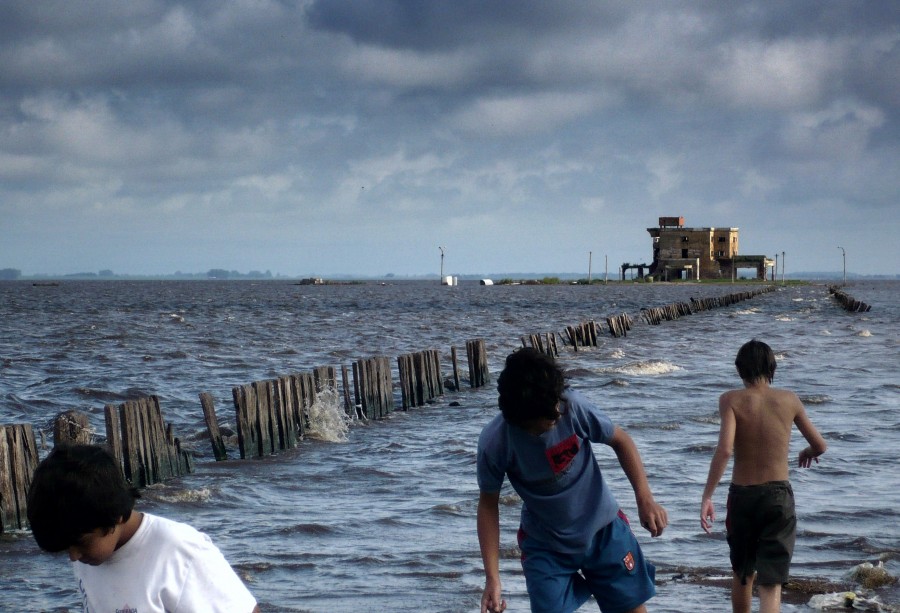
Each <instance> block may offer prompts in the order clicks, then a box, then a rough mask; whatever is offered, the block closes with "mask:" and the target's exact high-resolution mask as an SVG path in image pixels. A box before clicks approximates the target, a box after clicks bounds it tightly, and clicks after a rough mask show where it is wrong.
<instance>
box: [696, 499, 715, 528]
mask: <svg viewBox="0 0 900 613" xmlns="http://www.w3.org/2000/svg"><path fill="white" fill-rule="evenodd" d="M715 519H716V510H715V509H714V508H713V503H712V499H711V498H704V499H703V504H701V505H700V527H701V528H703V529H704V530H705V531H706V533H707V534H709V533H710V532H711V531H712V523H713V521H714V520H715Z"/></svg>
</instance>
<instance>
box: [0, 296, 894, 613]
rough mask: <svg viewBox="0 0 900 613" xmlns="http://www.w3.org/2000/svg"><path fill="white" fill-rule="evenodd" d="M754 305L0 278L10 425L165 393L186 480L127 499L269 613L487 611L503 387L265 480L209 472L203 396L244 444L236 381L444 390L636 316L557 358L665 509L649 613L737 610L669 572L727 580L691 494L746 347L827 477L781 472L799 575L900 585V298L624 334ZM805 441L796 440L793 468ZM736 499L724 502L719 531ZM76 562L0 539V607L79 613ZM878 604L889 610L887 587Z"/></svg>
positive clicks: (724, 562) (267, 465) (314, 450)
mask: <svg viewBox="0 0 900 613" xmlns="http://www.w3.org/2000/svg"><path fill="white" fill-rule="evenodd" d="M743 289H746V286H741V285H739V284H738V285H691V284H684V285H662V284H635V285H630V284H629V285H621V286H620V285H609V286H591V287H585V286H570V285H559V286H480V285H476V284H474V283H472V284H466V283H464V284H462V285H459V286H457V287H441V286H439V285H437V284H436V283H424V282H405V283H396V284H392V285H386V286H380V285H378V284H365V285H345V286H324V287H323V286H297V285H293V284H291V283H287V282H274V281H273V282H259V283H253V282H237V281H233V282H124V281H118V282H63V283H61V284H60V285H59V286H58V287H39V286H33V285H31V284H30V283H27V282H3V283H0V423H6V424H9V423H20V422H30V423H32V424H34V425H35V427H36V428H40V429H47V428H48V426H49V424H50V423H51V421H52V419H53V417H54V416H55V415H56V414H57V413H59V412H61V411H64V410H68V409H79V410H82V411H85V412H88V413H89V414H90V415H91V419H92V423H93V424H94V426H95V428H96V429H97V431H98V432H101V433H102V432H103V430H104V428H103V412H102V410H103V406H104V404H106V403H117V404H118V403H120V402H122V401H123V400H125V399H128V398H136V397H141V396H144V395H149V394H157V395H158V396H159V397H160V402H161V406H162V409H163V414H164V417H165V418H166V420H167V421H169V422H171V423H172V424H173V425H174V428H175V432H176V434H177V435H179V436H181V437H182V438H183V439H186V440H187V444H188V445H190V446H192V447H193V449H194V450H195V452H196V454H197V460H196V472H195V473H193V474H191V475H189V476H187V477H184V478H182V479H179V480H176V481H172V482H169V483H167V484H165V485H161V486H154V487H152V488H149V489H148V490H146V491H145V495H144V499H143V501H142V502H140V503H139V504H140V505H141V508H142V509H144V510H148V511H151V512H155V513H158V514H162V515H165V516H168V517H172V518H174V519H178V520H182V521H186V522H188V523H190V524H193V525H195V526H197V527H198V528H200V529H202V530H204V531H205V532H207V533H209V534H210V535H211V536H212V538H213V540H214V541H215V542H216V543H217V544H218V545H219V546H220V548H221V549H222V550H223V551H224V552H225V554H226V556H227V557H228V558H229V560H231V561H232V563H233V564H234V565H235V567H236V568H237V569H238V570H239V572H240V574H241V575H242V576H243V577H244V578H245V579H246V581H247V582H248V585H249V586H250V588H251V589H252V591H253V592H254V594H255V595H256V596H257V598H258V599H259V601H260V604H261V609H262V611H263V612H264V613H265V612H274V611H313V612H320V611H420V610H425V611H445V612H468V611H477V609H478V602H479V598H480V593H481V587H482V571H481V561H480V557H479V553H478V542H477V538H476V535H475V506H476V500H477V496H478V492H477V487H476V484H475V476H474V460H475V446H476V439H477V436H478V433H479V432H480V430H481V427H482V426H483V425H484V424H485V423H486V422H487V421H488V420H489V419H490V418H491V417H492V416H493V415H494V413H495V411H496V409H495V401H496V398H495V397H496V392H495V389H494V387H493V385H489V386H488V387H485V388H481V389H477V390H472V389H469V388H466V387H464V389H463V390H461V391H460V392H452V391H451V392H448V393H447V394H446V395H445V396H443V397H442V398H440V399H439V400H438V401H437V402H436V403H435V404H433V405H430V406H428V407H426V408H417V409H413V410H411V411H409V412H400V411H398V412H396V413H394V414H392V415H391V416H390V417H389V418H388V419H385V420H383V421H377V422H371V423H360V422H354V423H353V424H352V425H351V426H350V428H349V431H348V432H347V436H346V440H345V441H343V442H330V441H323V440H313V439H308V440H305V441H303V442H302V443H301V445H300V447H299V448H297V449H295V450H292V451H290V452H287V453H283V454H280V455H276V456H271V457H268V458H265V459H262V460H253V461H249V460H247V461H242V460H230V461H227V462H220V463H216V462H214V461H213V459H212V453H211V449H210V445H209V443H208V441H207V440H206V439H205V437H204V431H205V426H204V422H203V413H202V410H201V407H200V403H199V399H198V394H199V393H200V392H209V393H211V394H212V395H213V396H214V398H215V400H216V407H217V410H218V413H219V419H220V421H221V422H224V423H225V424H232V425H233V423H234V417H233V415H234V411H233V405H232V400H231V388H232V386H235V385H241V384H245V383H250V382H252V381H256V380H259V379H264V378H270V377H274V376H278V375H283V374H288V373H292V372H308V371H310V370H311V369H312V368H313V367H316V366H324V365H333V366H336V367H340V366H341V365H350V363H351V362H353V361H354V360H356V359H360V358H366V357H371V356H374V355H386V356H391V357H396V356H397V355H399V354H402V353H409V352H415V351H421V350H424V349H431V348H435V349H439V350H440V352H441V354H442V365H443V369H444V372H445V373H449V367H450V357H449V356H450V347H451V346H456V347H457V348H458V349H460V355H461V356H463V357H462V358H461V359H462V360H463V362H462V363H460V367H461V370H462V371H463V373H465V372H466V370H465V364H464V360H465V358H464V356H465V351H464V347H465V341H466V340H469V339H473V338H484V339H485V341H486V344H487V351H488V356H489V359H490V362H491V371H492V372H493V373H495V374H496V373H497V372H498V371H499V369H500V367H501V365H502V361H503V358H504V357H505V356H506V354H507V353H508V352H509V351H511V350H512V349H514V348H516V347H518V346H519V345H520V341H519V338H520V337H521V336H522V335H524V334H529V333H534V332H541V333H543V332H549V331H561V330H563V329H564V327H565V326H566V325H571V324H575V323H579V322H581V321H583V320H587V319H596V320H598V321H602V320H603V319H604V318H605V317H606V316H607V315H613V314H619V313H623V312H626V313H629V314H631V315H632V316H633V317H634V319H635V328H634V329H633V330H632V332H631V333H630V334H629V336H628V337H627V338H620V339H613V338H611V337H604V338H603V339H602V346H601V347H599V348H596V349H591V350H582V351H579V352H578V353H572V352H571V350H565V351H564V355H563V357H562V360H563V362H564V365H565V367H566V368H567V369H568V370H569V371H570V373H571V377H572V379H571V383H572V384H573V385H574V386H575V387H577V388H579V389H581V390H582V391H583V392H584V393H586V394H587V395H588V396H589V397H590V398H592V399H594V400H595V401H596V402H598V403H599V404H600V405H601V406H602V407H603V408H604V409H605V410H606V411H607V412H608V413H609V414H610V415H611V416H612V417H613V419H614V420H615V421H617V422H618V423H619V424H620V425H622V426H623V427H625V428H626V429H627V430H628V431H629V432H630V433H631V435H632V436H633V437H634V439H635V440H636V442H637V444H638V446H639V448H640V450H641V452H642V454H643V458H644V462H645V465H646V467H647V472H648V474H649V477H650V483H651V486H652V488H653V490H654V493H655V495H656V497H657V499H658V500H659V501H660V502H661V503H662V504H664V505H665V506H666V507H667V509H668V511H669V517H670V521H671V524H670V526H669V529H668V530H667V532H666V533H665V535H664V536H663V537H662V538H659V539H651V538H650V537H649V536H645V535H644V534H641V535H639V538H640V540H641V542H642V544H643V546H644V548H645V551H646V553H647V555H648V557H649V558H650V559H651V560H652V561H653V562H654V563H655V564H656V565H657V567H658V579H660V580H661V581H662V585H660V587H659V593H658V596H657V597H656V598H655V599H654V600H653V601H651V610H652V611H667V612H687V611H727V610H729V607H730V605H729V599H728V592H727V590H726V589H724V588H722V587H720V586H717V585H712V586H706V585H702V586H701V585H697V584H694V583H687V582H682V581H679V580H677V577H679V576H680V575H681V573H683V572H685V571H691V570H697V569H713V570H716V569H718V570H720V571H721V575H722V576H727V575H728V553H727V545H726V543H725V540H724V536H723V534H722V532H721V531H722V530H724V526H723V525H722V523H723V522H722V519H720V521H719V522H718V526H717V527H718V528H719V530H720V532H719V533H718V534H716V535H714V536H712V537H708V536H706V535H704V534H703V532H702V530H701V529H700V526H699V517H698V515H699V502H700V500H699V499H700V494H701V492H702V489H703V485H704V482H705V478H706V472H707V468H708V465H709V460H710V456H711V454H712V451H713V448H714V446H715V443H716V437H717V433H718V423H717V399H718V396H719V394H720V393H721V392H722V391H723V390H725V389H728V388H729V387H733V386H737V385H739V384H740V381H739V380H738V379H737V377H736V375H735V373H734V367H733V360H734V354H735V352H736V351H737V349H738V347H739V346H740V344H742V343H743V342H744V341H746V340H748V339H750V338H753V337H756V338H760V339H762V340H765V341H767V342H768V343H769V344H770V345H772V346H773V348H774V349H775V350H776V353H777V354H778V372H777V374H776V384H777V385H780V386H784V387H789V388H791V389H794V390H795V391H797V393H798V394H799V395H800V397H801V398H802V399H803V400H804V402H805V403H806V405H807V409H808V411H809V413H810V415H811V417H812V419H813V421H814V422H815V423H816V425H817V426H818V427H819V429H820V431H821V432H822V433H823V434H824V435H825V437H826V438H827V439H828V442H829V445H830V447H829V451H828V453H827V454H826V455H825V456H824V457H823V458H822V463H821V464H820V465H818V466H816V467H815V468H813V469H812V470H804V471H801V470H799V469H796V468H792V470H791V479H792V481H793V483H794V489H795V492H796V496H797V506H798V516H799V535H798V543H797V549H796V554H795V557H794V564H793V567H792V574H793V575H794V576H795V577H801V578H822V579H827V580H839V579H842V578H843V577H844V575H845V573H846V572H847V571H848V570H850V569H851V568H852V567H853V566H854V565H856V564H859V563H861V562H878V561H879V560H881V561H884V563H885V565H886V567H887V568H888V570H889V571H890V572H891V573H892V574H894V575H900V560H898V558H900V527H898V526H900V474H898V461H900V411H898V409H900V377H898V364H900V360H898V354H900V335H898V322H900V307H898V301H900V284H898V283H896V282H866V283H862V282H860V283H856V284H851V285H850V286H848V288H847V291H848V293H850V294H851V295H853V296H854V297H855V298H857V299H859V300H862V301H864V302H867V303H869V304H871V305H872V311H871V312H869V313H866V314H858V313H847V312H846V311H843V310H842V309H840V308H839V307H838V306H837V305H836V304H835V303H834V302H833V301H832V300H831V299H830V298H829V296H828V292H827V289H826V287H825V285H817V284H813V285H806V286H799V287H793V286H788V287H779V289H778V291H776V292H772V293H768V294H763V295H761V296H757V297H755V298H753V299H752V300H749V301H746V302H741V303H739V304H736V305H734V306H731V307H726V308H721V309H716V310H713V311H707V312H703V313H697V314H694V315H691V316H687V317H682V318H681V319H679V320H677V321H671V322H664V323H663V324H662V325H660V326H650V325H647V324H645V323H643V322H642V321H640V318H639V316H638V313H639V310H640V308H641V307H648V306H662V305H665V304H670V303H673V302H678V301H686V300H688V299H689V298H690V297H705V296H719V295H724V294H728V293H733V292H736V291H741V290H743ZM397 379H398V377H397V375H396V372H395V375H394V380H395V382H396V381H397ZM395 396H396V397H397V398H398V399H399V392H398V393H397V394H395ZM457 403H458V406H454V405H455V404H457ZM398 406H399V402H398ZM801 440H802V439H801V438H800V437H799V435H798V434H797V433H796V432H795V433H794V438H793V443H792V454H796V452H797V451H798V450H799V449H800V446H801ZM230 451H231V454H232V457H235V456H236V455H237V454H236V452H235V450H234V449H233V448H232V449H230ZM599 458H600V462H601V463H602V464H603V466H604V467H605V468H606V469H607V475H608V476H609V477H610V478H611V480H612V481H613V484H612V485H613V488H614V490H615V491H616V492H617V494H618V498H619V501H620V503H621V504H622V506H623V508H624V510H625V511H626V513H628V514H629V515H632V516H633V515H635V514H636V511H635V504H634V500H633V497H632V496H631V495H630V490H629V489H628V485H627V481H626V480H625V478H624V476H623V475H622V473H621V471H620V470H619V469H618V467H617V464H616V462H615V458H614V456H613V455H612V453H611V452H610V450H608V449H606V448H601V449H600V450H599ZM725 490H726V488H725V486H721V487H720V489H719V491H718V492H717V498H716V503H717V507H718V510H719V512H720V515H721V516H722V518H723V517H724V496H725ZM504 500H505V501H506V503H507V504H505V506H504V508H503V509H502V511H501V516H502V529H503V534H502V546H503V549H504V552H503V553H504V556H503V560H502V566H501V572H502V578H503V580H504V585H505V591H506V597H507V600H508V601H509V604H510V608H509V610H510V611H527V610H528V604H527V596H526V594H525V586H524V580H523V578H522V575H521V569H520V568H519V565H518V560H517V551H516V549H515V529H516V527H517V520H518V500H517V499H516V498H515V497H514V496H509V497H507V498H505V499H504ZM68 564H69V562H68V560H67V558H65V556H51V555H47V554H42V553H40V552H39V550H38V549H37V547H36V546H35V545H34V543H33V541H32V539H31V538H30V536H29V535H28V533H27V532H23V533H13V534H5V535H2V536H0V582H2V590H0V610H2V611H37V610H46V611H66V610H77V599H76V597H75V591H74V584H73V581H72V580H71V575H70V571H69V569H68ZM875 595H877V596H878V597H879V598H880V599H881V600H882V601H884V602H887V603H893V604H895V605H896V604H898V603H900V592H898V591H897V589H896V588H885V589H881V590H880V591H878V592H876V593H875ZM583 610H585V611H587V610H596V609H594V608H593V606H592V605H591V606H585V607H584V608H583ZM785 610H794V611H809V610H810V609H809V608H808V607H806V606H804V605H786V606H785Z"/></svg>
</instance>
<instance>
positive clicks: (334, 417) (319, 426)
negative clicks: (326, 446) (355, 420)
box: [306, 389, 350, 443]
mask: <svg viewBox="0 0 900 613" xmlns="http://www.w3.org/2000/svg"><path fill="white" fill-rule="evenodd" d="M307 415H308V416H309V429H308V430H307V431H306V435H307V436H308V437H309V438H314V439H318V440H321V441H328V442H330V443H342V442H344V441H346V440H347V432H348V431H349V430H350V418H349V417H347V414H346V413H345V412H344V409H343V402H342V401H341V400H340V396H339V395H338V393H337V391H336V390H330V389H326V390H323V391H321V392H319V393H318V394H317V396H316V401H315V402H314V403H313V405H312V406H311V407H309V408H308V409H307Z"/></svg>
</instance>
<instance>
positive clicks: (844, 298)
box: [828, 285, 872, 313]
mask: <svg viewBox="0 0 900 613" xmlns="http://www.w3.org/2000/svg"><path fill="white" fill-rule="evenodd" d="M828 291H829V292H830V293H831V295H832V296H834V299H835V300H837V301H838V303H839V304H840V305H841V306H842V307H843V308H844V310H845V311H851V312H853V313H867V312H868V311H870V310H871V309H872V306H871V305H869V304H866V303H865V302H860V301H859V300H857V299H856V298H854V297H853V296H851V295H850V294H848V293H846V292H845V291H843V290H841V289H838V288H837V287H836V286H834V285H832V286H829V287H828Z"/></svg>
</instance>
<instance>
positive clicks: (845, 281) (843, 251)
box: [838, 247, 847, 285]
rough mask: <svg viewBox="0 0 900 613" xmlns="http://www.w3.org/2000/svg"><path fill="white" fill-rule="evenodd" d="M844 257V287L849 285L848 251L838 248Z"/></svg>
mask: <svg viewBox="0 0 900 613" xmlns="http://www.w3.org/2000/svg"><path fill="white" fill-rule="evenodd" d="M838 249H840V250H841V254H842V255H843V256H844V285H847V251H846V250H845V249H844V248H843V247H838Z"/></svg>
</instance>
